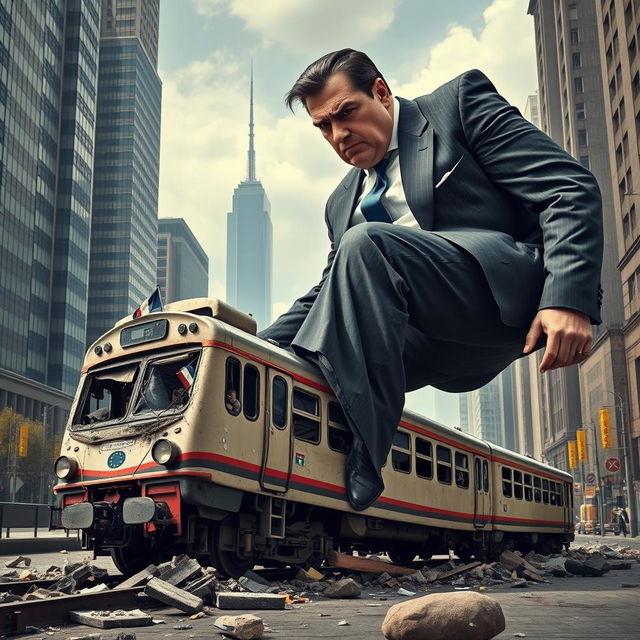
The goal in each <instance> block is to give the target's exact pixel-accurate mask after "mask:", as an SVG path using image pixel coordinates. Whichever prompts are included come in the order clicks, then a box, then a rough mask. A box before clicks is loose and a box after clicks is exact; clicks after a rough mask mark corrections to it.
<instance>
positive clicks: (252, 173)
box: [247, 60, 256, 182]
mask: <svg viewBox="0 0 640 640" xmlns="http://www.w3.org/2000/svg"><path fill="white" fill-rule="evenodd" d="M249 95H250V97H249V153H248V158H247V169H248V170H247V182H255V181H256V151H255V149H254V147H253V60H252V61H251V90H250V93H249Z"/></svg>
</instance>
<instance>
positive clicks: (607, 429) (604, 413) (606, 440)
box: [600, 409, 613, 449]
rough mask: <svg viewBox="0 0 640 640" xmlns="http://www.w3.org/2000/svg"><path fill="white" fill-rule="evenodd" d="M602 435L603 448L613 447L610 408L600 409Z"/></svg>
mask: <svg viewBox="0 0 640 640" xmlns="http://www.w3.org/2000/svg"><path fill="white" fill-rule="evenodd" d="M600 437H601V438H602V448H603V449H611V447H613V441H612V439H611V418H610V417H609V409H600Z"/></svg>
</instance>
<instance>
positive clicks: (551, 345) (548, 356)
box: [540, 333, 560, 373]
mask: <svg viewBox="0 0 640 640" xmlns="http://www.w3.org/2000/svg"><path fill="white" fill-rule="evenodd" d="M547 335H548V340H547V346H546V348H545V350H544V356H543V357H542V362H541V363H540V373H544V372H545V371H547V370H548V369H553V365H554V364H555V362H556V358H557V356H558V349H559V347H560V345H559V344H558V343H559V339H558V334H557V333H550V334H547Z"/></svg>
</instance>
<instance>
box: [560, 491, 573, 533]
mask: <svg viewBox="0 0 640 640" xmlns="http://www.w3.org/2000/svg"><path fill="white" fill-rule="evenodd" d="M562 499H563V503H562V504H563V508H562V513H563V516H564V524H565V528H566V530H567V531H571V530H572V529H573V486H572V485H571V484H569V483H568V482H563V483H562Z"/></svg>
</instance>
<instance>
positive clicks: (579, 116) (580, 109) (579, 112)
mask: <svg viewBox="0 0 640 640" xmlns="http://www.w3.org/2000/svg"><path fill="white" fill-rule="evenodd" d="M585 117H586V111H585V108H584V102H576V120H584V119H585Z"/></svg>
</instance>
